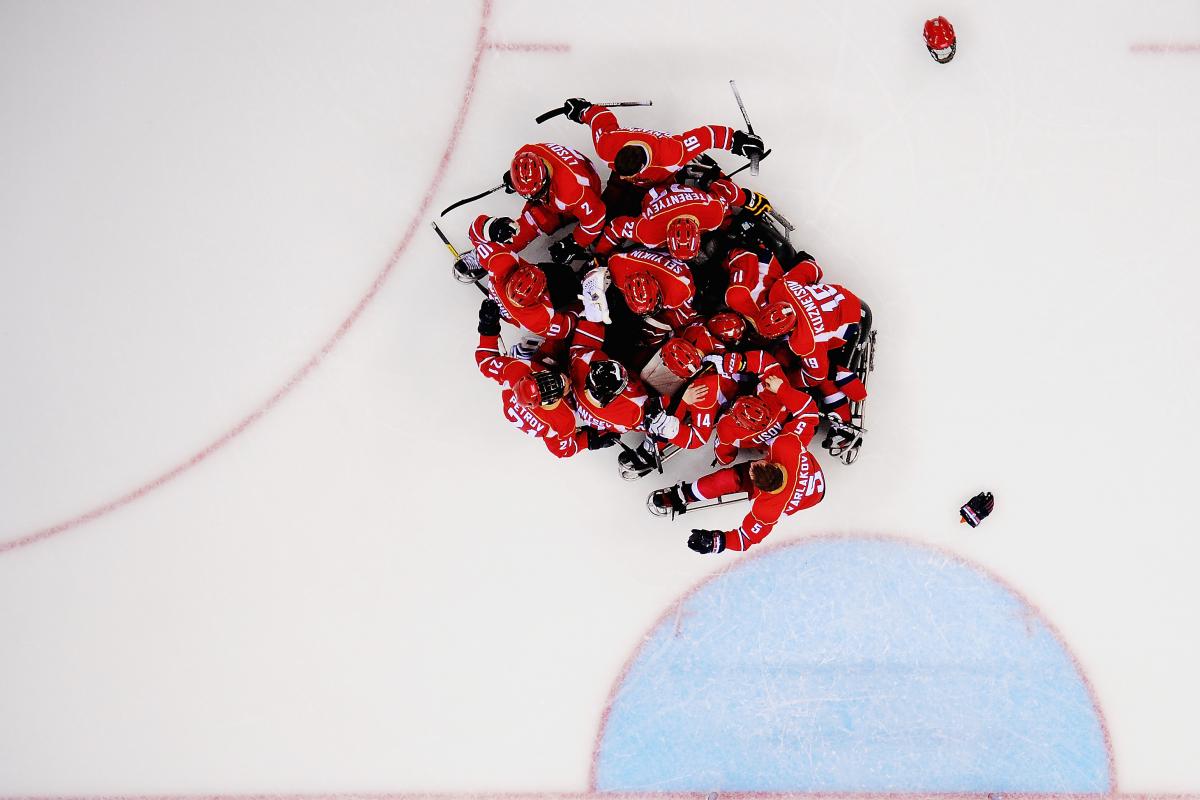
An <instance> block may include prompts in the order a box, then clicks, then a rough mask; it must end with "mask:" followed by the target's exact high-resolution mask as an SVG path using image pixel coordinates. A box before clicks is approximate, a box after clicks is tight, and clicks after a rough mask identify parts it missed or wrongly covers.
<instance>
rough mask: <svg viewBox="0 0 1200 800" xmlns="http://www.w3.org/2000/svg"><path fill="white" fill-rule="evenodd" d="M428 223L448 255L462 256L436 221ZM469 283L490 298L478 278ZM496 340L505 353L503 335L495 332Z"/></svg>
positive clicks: (456, 258) (456, 259)
mask: <svg viewBox="0 0 1200 800" xmlns="http://www.w3.org/2000/svg"><path fill="white" fill-rule="evenodd" d="M430 224H431V225H433V232H434V233H436V234H437V235H438V238H439V239H441V240H442V244H444V245H446V249H447V250H449V251H450V255H452V256H454V260H455V261H459V260H460V259H461V258H462V255H461V254H460V253H459V252H458V250H456V249H455V248H454V245H452V244H450V240H449V239H447V238H446V234H444V233H442V229H441V228H439V227H438V224H437V222H436V221H434V222H431V223H430ZM471 283H473V284H475V288H476V289H478V290H479V291H480V292H482V293H483V296H484V297H487V298H489V299H490V298H491V296H492V295H491V293H490V292H488V290H487V289H485V288H483V284H481V283H480V282H479V281H478V280H473V281H471ZM496 341H497V342H499V343H500V350H501V352H504V353H507V352H508V345H506V344H505V343H504V337H503V336H501V335H500V334H496Z"/></svg>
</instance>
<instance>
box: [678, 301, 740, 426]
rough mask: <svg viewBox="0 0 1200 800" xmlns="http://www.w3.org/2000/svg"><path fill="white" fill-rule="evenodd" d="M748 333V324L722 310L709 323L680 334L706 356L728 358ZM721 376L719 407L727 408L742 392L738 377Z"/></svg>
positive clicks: (694, 324) (729, 312)
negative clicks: (732, 348) (728, 353)
mask: <svg viewBox="0 0 1200 800" xmlns="http://www.w3.org/2000/svg"><path fill="white" fill-rule="evenodd" d="M745 334H746V321H745V320H744V319H742V318H741V317H740V316H738V315H737V314H734V313H733V312H732V311H721V312H718V313H716V314H713V315H712V316H711V317H709V318H708V319H706V320H702V321H697V322H693V323H692V324H690V325H688V326H687V327H686V328H684V329H683V333H681V334H680V336H682V337H683V338H684V339H687V340H688V341H689V342H691V343H692V344H694V345H696V347H697V348H698V349H699V350H700V352H701V353H703V354H704V355H706V356H711V355H724V354H725V353H727V352H729V348H731V347H733V346H735V345H737V344H738V343H739V342H741V341H742V338H743V337H744V336H745ZM715 374H716V376H717V406H718V407H720V406H723V405H725V404H726V403H727V402H729V401H730V400H732V399H733V397H734V396H735V395H736V394H737V391H738V382H737V377H736V376H733V375H722V374H721V372H720V370H717V371H716V373H715Z"/></svg>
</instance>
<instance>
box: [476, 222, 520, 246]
mask: <svg viewBox="0 0 1200 800" xmlns="http://www.w3.org/2000/svg"><path fill="white" fill-rule="evenodd" d="M483 232H484V233H485V234H486V235H487V238H488V240H489V241H492V242H507V241H508V240H509V239H511V238H513V237H514V236H516V235H517V225H516V223H515V222H513V220H512V217H492V218H491V219H489V220H488V221H487V224H486V225H484V227H483Z"/></svg>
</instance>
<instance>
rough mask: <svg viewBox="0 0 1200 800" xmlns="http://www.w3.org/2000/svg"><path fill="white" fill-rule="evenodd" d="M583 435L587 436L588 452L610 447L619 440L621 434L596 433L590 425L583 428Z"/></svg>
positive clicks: (612, 432)
mask: <svg viewBox="0 0 1200 800" xmlns="http://www.w3.org/2000/svg"><path fill="white" fill-rule="evenodd" d="M583 432H584V434H585V435H586V436H587V449H588V450H603V449H604V448H606V447H612V446H613V445H614V444H616V443H617V439H620V438H621V434H619V433H616V432H614V431H604V432H601V431H598V430H596V429H595V428H593V427H591V426H590V425H585V426H584V428H583Z"/></svg>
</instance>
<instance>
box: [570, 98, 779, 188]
mask: <svg viewBox="0 0 1200 800" xmlns="http://www.w3.org/2000/svg"><path fill="white" fill-rule="evenodd" d="M563 109H564V110H565V113H566V116H567V119H569V120H572V121H573V122H579V123H582V124H584V125H587V126H589V127H590V128H591V129H592V144H593V145H595V147H596V155H598V156H600V158H602V159H604V160H605V161H607V162H608V166H609V168H610V169H611V170H612V171H613V173H614V174H616V175H617V176H619V177H620V178H621V179H622V180H626V181H628V182H629V183H632V184H634V185H637V186H655V185H658V184H660V183H666V182H667V181H669V180H670V179H671V177H672V176H673V175H674V174H675V173H676V172H678V171H679V170H680V169H681V168H682V167H683V165H684V164H687V163H688V162H689V161H691V160H692V159H693V158H695V157H696V156H698V155H700V154H701V153H703V152H705V151H706V150H711V149H713V148H716V149H720V150H729V151H730V152H732V153H733V154H734V155H738V156H746V157H749V156H750V155H751V153H754V154H757V155H762V153H763V140H762V138H761V137H759V136H757V135H755V134H753V133H746V132H745V131H739V130H736V129H734V128H730V127H728V126H725V125H704V126H701V127H699V128H693V129H692V130H690V131H685V132H684V133H680V134H670V133H663V132H662V131H652V130H647V129H645V128H622V127H621V126H620V125H619V124H618V123H617V116H616V114H614V113H613V112H612V111H611V110H609V109H607V108H605V107H604V106H596V105H592V104H591V103H589V102H588V101H587V100H584V99H583V98H580V97H573V98H571V99H570V100H567V101H566V102H565V103H564V104H563Z"/></svg>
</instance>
